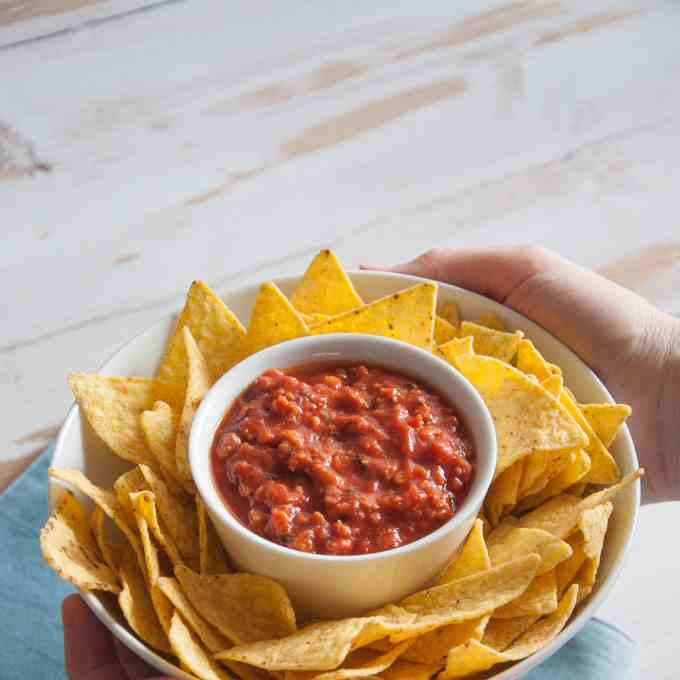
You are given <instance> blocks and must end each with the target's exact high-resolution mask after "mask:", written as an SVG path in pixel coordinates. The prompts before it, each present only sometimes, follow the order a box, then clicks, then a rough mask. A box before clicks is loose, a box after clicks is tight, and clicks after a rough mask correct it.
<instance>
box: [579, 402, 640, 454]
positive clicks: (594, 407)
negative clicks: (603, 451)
mask: <svg viewBox="0 0 680 680" xmlns="http://www.w3.org/2000/svg"><path fill="white" fill-rule="evenodd" d="M579 408H580V409H581V412H582V413H583V415H584V416H585V419H586V420H587V421H588V424H589V425H590V427H592V428H593V431H594V432H595V434H596V435H597V437H598V438H599V439H600V441H601V442H602V443H603V444H604V445H605V446H609V445H610V444H611V443H612V442H613V441H614V439H616V435H617V434H618V433H619V430H620V429H621V427H622V426H623V423H624V422H625V421H626V418H628V416H630V414H631V408H630V406H627V405H626V404H579Z"/></svg>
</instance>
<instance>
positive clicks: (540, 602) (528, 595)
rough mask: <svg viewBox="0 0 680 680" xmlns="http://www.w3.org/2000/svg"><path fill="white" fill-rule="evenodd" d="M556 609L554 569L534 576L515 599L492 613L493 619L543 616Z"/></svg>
mask: <svg viewBox="0 0 680 680" xmlns="http://www.w3.org/2000/svg"><path fill="white" fill-rule="evenodd" d="M556 609H557V579H556V577H555V570H554V569H553V570H551V571H548V572H546V573H545V574H541V575H540V576H536V577H535V578H534V580H533V581H532V582H531V583H530V584H529V587H528V588H527V589H526V590H525V591H524V592H523V593H522V594H521V595H520V596H519V597H518V598H517V599H516V600H513V601H512V602H508V604H506V605H504V606H503V607H499V608H498V609H496V611H495V612H494V613H493V618H495V619H514V618H517V617H518V616H545V615H546V614H552V612H554V611H555V610H556Z"/></svg>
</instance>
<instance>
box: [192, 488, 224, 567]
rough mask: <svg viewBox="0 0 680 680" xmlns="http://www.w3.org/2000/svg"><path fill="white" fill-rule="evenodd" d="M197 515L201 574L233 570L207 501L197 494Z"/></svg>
mask: <svg viewBox="0 0 680 680" xmlns="http://www.w3.org/2000/svg"><path fill="white" fill-rule="evenodd" d="M196 515H197V517H198V534H197V538H198V554H199V560H198V564H199V570H200V572H201V574H226V573H228V572H230V571H231V569H230V568H229V561H228V560H227V554H226V552H225V551H224V546H223V545H222V542H221V541H220V539H219V537H218V536H217V532H216V531H215V527H214V526H213V523H212V520H211V519H210V515H208V512H207V510H206V507H205V503H204V502H203V499H202V498H201V497H200V496H196Z"/></svg>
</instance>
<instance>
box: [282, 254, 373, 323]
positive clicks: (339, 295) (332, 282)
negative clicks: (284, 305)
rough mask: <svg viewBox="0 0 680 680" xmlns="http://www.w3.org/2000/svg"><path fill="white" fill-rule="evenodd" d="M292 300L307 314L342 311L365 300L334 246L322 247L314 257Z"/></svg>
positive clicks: (299, 309) (298, 308) (295, 305)
mask: <svg viewBox="0 0 680 680" xmlns="http://www.w3.org/2000/svg"><path fill="white" fill-rule="evenodd" d="M290 301H291V302H292V303H293V306H294V307H295V308H296V309H297V310H298V311H300V312H304V313H305V314H314V313H320V314H330V315H335V314H342V312H347V311H349V310H350V309H354V308H355V307H360V306H361V305H362V304H363V301H362V300H361V298H360V297H359V294H358V293H357V292H356V290H354V286H353V285H352V282H351V281H350V278H349V276H347V274H346V273H345V270H344V269H343V268H342V265H341V264H340V262H339V261H338V258H337V257H335V254H334V253H333V251H332V250H322V251H321V252H320V253H319V254H318V255H317V256H316V257H315V258H314V259H313V260H312V262H311V264H310V265H309V267H308V268H307V271H306V272H305V274H304V276H303V277H302V280H301V281H300V283H298V285H297V286H296V288H295V290H294V291H293V294H292V295H291V296H290Z"/></svg>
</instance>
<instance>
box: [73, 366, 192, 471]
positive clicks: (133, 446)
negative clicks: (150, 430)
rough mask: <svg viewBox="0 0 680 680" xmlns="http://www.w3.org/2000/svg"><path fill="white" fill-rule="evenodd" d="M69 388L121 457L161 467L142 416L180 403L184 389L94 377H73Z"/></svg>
mask: <svg viewBox="0 0 680 680" xmlns="http://www.w3.org/2000/svg"><path fill="white" fill-rule="evenodd" d="M68 384H69V387H70V388H71V392H73V396H74V397H75V399H76V402H77V403H78V406H80V408H81V409H82V411H83V414H84V415H85V417H86V418H87V421H88V422H89V423H90V425H91V426H92V428H93V429H94V431H95V432H96V433H97V434H98V435H99V437H100V438H101V439H102V440H103V441H104V442H105V443H106V444H107V445H108V446H109V448H110V449H111V450H112V451H113V452H114V453H115V454H116V455H117V456H120V457H121V458H124V459H125V460H129V461H130V462H132V463H145V464H147V465H150V466H151V467H157V463H156V461H155V459H154V457H153V455H152V454H151V452H150V451H149V449H148V447H147V445H146V442H145V441H144V434H143V432H142V428H141V427H140V424H139V416H140V415H141V413H142V411H144V410H146V409H149V408H151V406H152V405H153V404H154V402H156V401H158V400H161V401H166V402H168V403H172V404H176V403H178V399H181V396H180V394H181V387H178V386H177V385H169V384H166V383H162V382H160V381H158V380H153V379H151V378H109V377H106V376H103V375H97V374H94V373H72V374H71V375H70V376H69V380H68Z"/></svg>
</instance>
